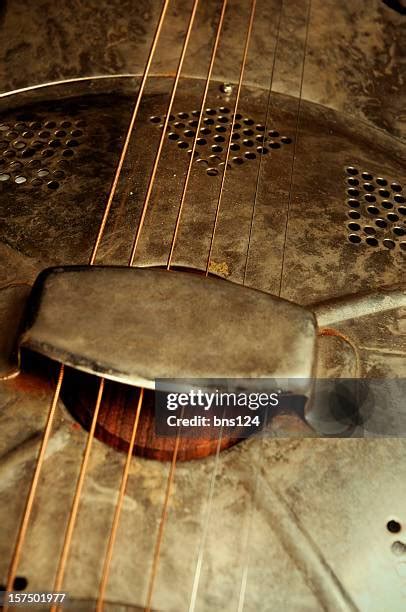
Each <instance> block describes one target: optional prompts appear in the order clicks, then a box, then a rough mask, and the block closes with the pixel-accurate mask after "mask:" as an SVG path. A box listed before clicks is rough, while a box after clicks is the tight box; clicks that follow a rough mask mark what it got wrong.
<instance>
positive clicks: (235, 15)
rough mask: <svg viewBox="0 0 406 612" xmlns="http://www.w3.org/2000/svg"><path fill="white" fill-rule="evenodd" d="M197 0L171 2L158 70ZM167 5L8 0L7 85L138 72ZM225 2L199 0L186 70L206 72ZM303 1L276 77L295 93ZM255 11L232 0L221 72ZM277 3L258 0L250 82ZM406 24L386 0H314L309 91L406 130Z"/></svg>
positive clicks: (256, 75)
mask: <svg viewBox="0 0 406 612" xmlns="http://www.w3.org/2000/svg"><path fill="white" fill-rule="evenodd" d="M191 5H192V2H191V0H173V1H172V2H171V5H170V9H169V13H168V21H167V27H166V28H165V29H164V31H163V33H162V44H160V46H159V48H158V52H157V56H156V61H154V64H153V66H152V71H153V73H155V74H167V73H169V72H171V73H172V72H174V71H175V68H176V57H177V45H178V44H179V43H180V41H181V39H182V34H183V33H184V30H185V27H186V21H187V18H188V13H189V12H190V10H191ZM160 6H161V2H160V0H137V2H132V1H130V0H126V1H125V2H121V1H119V0H113V1H111V2H105V1H102V2H100V1H97V0H75V1H74V2H66V1H64V0H57V1H54V2H51V1H49V0H38V1H37V2H35V3H34V2H30V1H29V0H21V1H19V0H7V2H3V3H2V6H1V12H0V19H1V29H2V36H1V40H0V82H1V86H0V87H1V90H2V91H4V92H6V91H10V90H12V89H17V88H21V87H27V86H30V85H37V84H40V83H44V82H52V81H57V80H63V79H67V78H77V77H78V76H96V75H106V74H110V75H112V74H126V73H131V74H139V73H141V72H142V70H143V66H144V62H145V59H146V55H147V52H148V47H149V44H150V40H151V34H152V29H153V27H154V24H155V23H156V21H157V18H158V12H159V9H160ZM219 6H220V3H219V2H218V1H216V0H205V1H204V2H201V6H200V8H199V13H198V21H197V26H196V28H195V31H194V34H193V39H192V42H191V52H190V55H189V57H188V58H187V61H186V64H185V68H184V74H185V75H190V76H199V77H202V76H205V72H206V68H205V60H204V58H206V57H208V55H209V53H210V36H211V35H213V32H214V29H215V27H216V25H215V22H216V19H215V11H216V9H219ZM306 7H307V3H306V2H304V1H303V2H296V1H295V0H285V2H284V3H283V14H282V20H281V29H280V43H279V52H278V58H277V64H276V72H275V79H274V87H275V91H278V92H281V93H286V94H293V95H296V93H297V87H298V81H297V76H298V74H299V73H300V71H301V66H302V62H303V47H302V42H303V34H304V23H305V19H306ZM248 10H249V3H248V2H247V3H245V2H242V1H241V0H230V10H229V13H228V16H227V18H226V26H225V36H224V37H223V40H222V43H221V45H220V48H219V59H220V61H219V63H218V65H217V66H216V68H215V73H214V77H215V78H218V79H222V78H225V79H226V80H230V79H231V80H233V79H235V67H236V64H237V56H236V54H237V53H238V51H237V50H238V49H239V45H241V44H242V38H243V35H242V32H243V31H244V28H245V27H246V25H247V21H248ZM279 10H280V3H279V1H278V0H258V3H257V15H258V18H257V19H256V23H255V27H254V31H253V36H252V47H251V50H250V53H249V57H248V75H247V77H246V78H247V81H248V83H253V84H256V85H261V86H264V87H267V86H268V79H269V72H270V64H271V61H270V57H271V56H270V48H271V45H272V44H273V37H274V33H275V31H276V29H277V23H278V17H279ZM84 24H86V33H85V32H84V29H83V28H84ZM405 28H406V25H405V19H404V17H403V16H402V15H400V14H398V13H397V12H395V11H393V10H391V9H390V8H389V7H388V6H386V5H385V4H384V3H383V2H381V1H380V0H368V1H365V0H355V1H353V2H347V3H342V2H337V1H336V0H327V1H326V0H312V5H311V12H310V28H309V40H308V52H307V54H306V63H305V74H304V82H303V96H304V97H305V98H306V99H308V100H312V101H314V102H318V103H320V104H324V105H327V106H330V107H332V108H335V109H337V110H340V111H344V112H349V113H351V114H352V115H353V116H355V117H358V118H360V119H364V120H368V121H370V122H371V123H373V124H374V125H376V126H377V127H379V128H384V129H386V130H388V131H390V132H391V133H393V134H395V135H402V136H403V137H404V136H405V122H406V118H405V113H404V106H405V95H406V94H405V87H404V79H405V66H404V62H402V57H404V54H405V44H406V43H405V40H406V37H405ZM174 40H175V41H176V44H174Z"/></svg>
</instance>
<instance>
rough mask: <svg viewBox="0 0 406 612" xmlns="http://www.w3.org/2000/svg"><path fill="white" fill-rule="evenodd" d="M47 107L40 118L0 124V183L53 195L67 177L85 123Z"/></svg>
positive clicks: (26, 117) (25, 116)
mask: <svg viewBox="0 0 406 612" xmlns="http://www.w3.org/2000/svg"><path fill="white" fill-rule="evenodd" d="M82 106H83V108H82V107H81V108H75V109H73V112H72V114H71V116H69V117H67V116H66V112H65V113H64V112H63V109H59V108H58V107H54V106H50V107H49V108H47V109H46V113H44V115H42V114H41V116H40V115H39V114H36V113H31V112H27V113H19V114H17V115H16V116H15V117H13V118H12V119H10V118H9V119H7V121H5V122H4V123H3V122H0V183H2V184H13V185H16V186H20V187H22V186H31V187H41V186H46V187H47V188H48V189H50V190H52V191H54V190H56V189H58V188H59V187H60V185H61V184H62V183H63V181H64V179H65V178H66V177H67V176H68V175H69V174H70V167H71V161H72V159H73V158H74V156H75V154H76V151H77V149H78V148H80V147H81V145H82V144H83V139H84V137H85V132H86V120H85V119H83V118H82V117H80V111H83V110H84V109H85V108H86V107H85V105H82Z"/></svg>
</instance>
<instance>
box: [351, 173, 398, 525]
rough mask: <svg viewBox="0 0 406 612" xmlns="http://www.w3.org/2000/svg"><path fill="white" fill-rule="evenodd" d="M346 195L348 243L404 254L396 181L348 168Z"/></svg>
mask: <svg viewBox="0 0 406 612" xmlns="http://www.w3.org/2000/svg"><path fill="white" fill-rule="evenodd" d="M346 194H347V207H348V208H347V217H348V218H347V230H348V241H349V242H350V243H351V244H366V245H367V246H369V247H372V248H373V249H376V248H377V247H381V248H382V249H384V250H388V251H393V250H394V249H399V250H400V251H405V252H406V198H405V196H404V193H403V186H402V185H401V184H400V183H399V182H398V181H390V180H388V179H387V178H386V177H383V176H380V175H373V174H372V173H371V172H369V171H361V170H359V169H358V168H357V167H356V166H348V167H347V168H346ZM388 529H389V527H388Z"/></svg>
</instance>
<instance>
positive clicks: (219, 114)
mask: <svg viewBox="0 0 406 612" xmlns="http://www.w3.org/2000/svg"><path fill="white" fill-rule="evenodd" d="M199 117H200V111H198V110H193V111H189V112H179V113H177V114H176V115H169V122H168V126H167V132H168V139H169V140H172V141H174V142H176V143H177V145H178V147H179V148H181V149H182V148H184V149H186V148H188V149H189V151H191V150H192V147H193V142H194V139H195V138H196V135H197V139H196V145H197V146H198V147H199V150H198V151H197V150H196V151H197V155H196V162H197V163H200V164H201V165H207V166H208V167H207V170H206V172H207V174H208V175H209V176H216V175H218V174H219V172H218V171H217V172H214V170H215V169H216V166H217V167H220V168H221V167H222V166H224V164H225V159H226V156H227V147H228V141H229V139H230V132H231V141H230V154H229V164H228V167H230V168H231V167H233V166H239V165H241V164H243V163H244V162H246V161H249V160H253V159H256V158H257V157H258V156H262V155H267V154H269V153H271V151H272V150H277V149H281V148H282V147H283V146H285V145H289V144H291V143H292V138H290V137H289V136H285V135H283V134H280V133H279V131H277V130H275V129H272V130H267V128H266V126H265V125H262V124H260V123H256V122H255V121H254V119H252V118H251V117H245V116H243V115H242V114H240V113H236V115H235V117H234V116H233V113H232V111H231V109H229V108H227V107H224V106H221V107H220V108H206V109H205V112H204V115H203V117H202V119H201V122H200V127H199ZM150 121H151V123H153V124H155V125H156V126H157V127H160V128H161V129H162V128H163V127H164V126H165V123H164V122H165V115H164V116H158V115H153V116H151V117H150ZM197 129H199V133H198V134H197ZM201 148H204V151H202V150H201ZM213 153H215V154H216V158H213V155H212V154H213ZM204 162H207V164H205V163H204Z"/></svg>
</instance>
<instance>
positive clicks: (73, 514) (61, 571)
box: [51, 0, 199, 612]
mask: <svg viewBox="0 0 406 612" xmlns="http://www.w3.org/2000/svg"><path fill="white" fill-rule="evenodd" d="M198 4H199V0H194V4H193V8H192V12H191V15H190V18H189V22H188V28H187V31H186V35H185V39H184V42H183V45H182V51H181V55H180V58H179V61H178V66H177V70H176V75H175V79H174V84H173V87H172V92H171V96H170V102H169V105H168V109H167V115H166V123H165V125H164V128H163V131H162V136H161V140H160V143H159V146H158V149H157V152H156V157H155V161H154V166H153V169H152V172H151V176H150V179H149V184H148V189H147V193H146V196H145V199H144V203H143V207H142V211H141V216H140V220H139V222H138V227H137V231H136V236H135V240H134V244H133V248H132V251H131V255H130V259H129V262H128V266H129V267H131V266H133V261H134V256H135V252H136V248H137V244H138V238H139V236H140V233H141V230H142V227H143V223H144V219H145V215H146V211H147V208H148V204H149V200H150V196H151V193H152V187H153V183H154V180H155V175H156V170H157V168H158V164H159V160H160V156H161V151H162V146H163V141H164V138H165V135H166V126H167V124H168V121H169V115H170V113H171V110H172V105H173V101H174V98H175V94H176V89H177V85H178V82H179V78H180V73H181V70H182V67H183V62H184V58H185V55H186V49H187V46H188V43H189V39H190V35H191V32H192V28H193V24H194V20H195V16H196V11H197V7H198ZM164 16H165V15H163V18H164ZM162 23H163V19H162ZM160 25H162V24H161V22H160ZM159 31H160V30H159ZM138 106H139V104H138ZM134 122H135V117H134V121H132V122H131V124H130V128H129V134H127V138H126V142H127V147H128V143H129V141H130V137H131V132H130V130H132V129H133V127H134ZM124 157H125V153H124V155H123V156H122V159H121V157H120V160H121V166H120V172H121V168H122V165H123V162H124ZM119 175H120V173H118V174H117V177H115V179H116V180H115V181H114V183H113V185H114V188H115V189H116V187H117V183H118V178H119ZM106 219H107V216H106ZM104 221H105V220H104ZM102 384H103V379H102V381H101V386H102ZM140 393H141V395H140V398H141V402H139V403H138V408H137V411H136V416H135V420H134V427H136V426H138V418H137V414H139V412H140V410H141V408H142V397H143V390H142V389H141V391H140ZM99 397H100V400H101V394H99ZM99 407H100V404H99V403H96V407H95V410H94V413H93V418H92V424H91V429H90V431H89V434H88V442H87V445H86V450H85V457H86V460H85V459H84V460H83V462H82V465H81V469H80V473H79V477H78V481H77V485H76V490H75V494H74V498H73V502H72V507H71V511H70V514H69V519H68V526H67V529H66V532H65V539H64V543H63V548H62V553H61V556H60V560H59V564H58V570H57V574H56V578H55V582H54V591H55V592H57V591H59V590H60V589H61V588H62V584H63V578H64V575H65V570H66V564H67V560H68V556H69V551H70V547H71V542H72V536H73V531H74V528H75V525H76V521H77V516H78V512H79V503H80V498H81V493H82V488H83V482H84V478H85V475H86V470H87V465H88V455H89V454H90V450H91V445H92V442H93V440H94V432H95V428H96V424H97V417H98V409H99ZM134 440H135V432H134ZM58 607H59V606H58V605H53V606H52V607H51V612H55V611H56V610H57V609H58Z"/></svg>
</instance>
